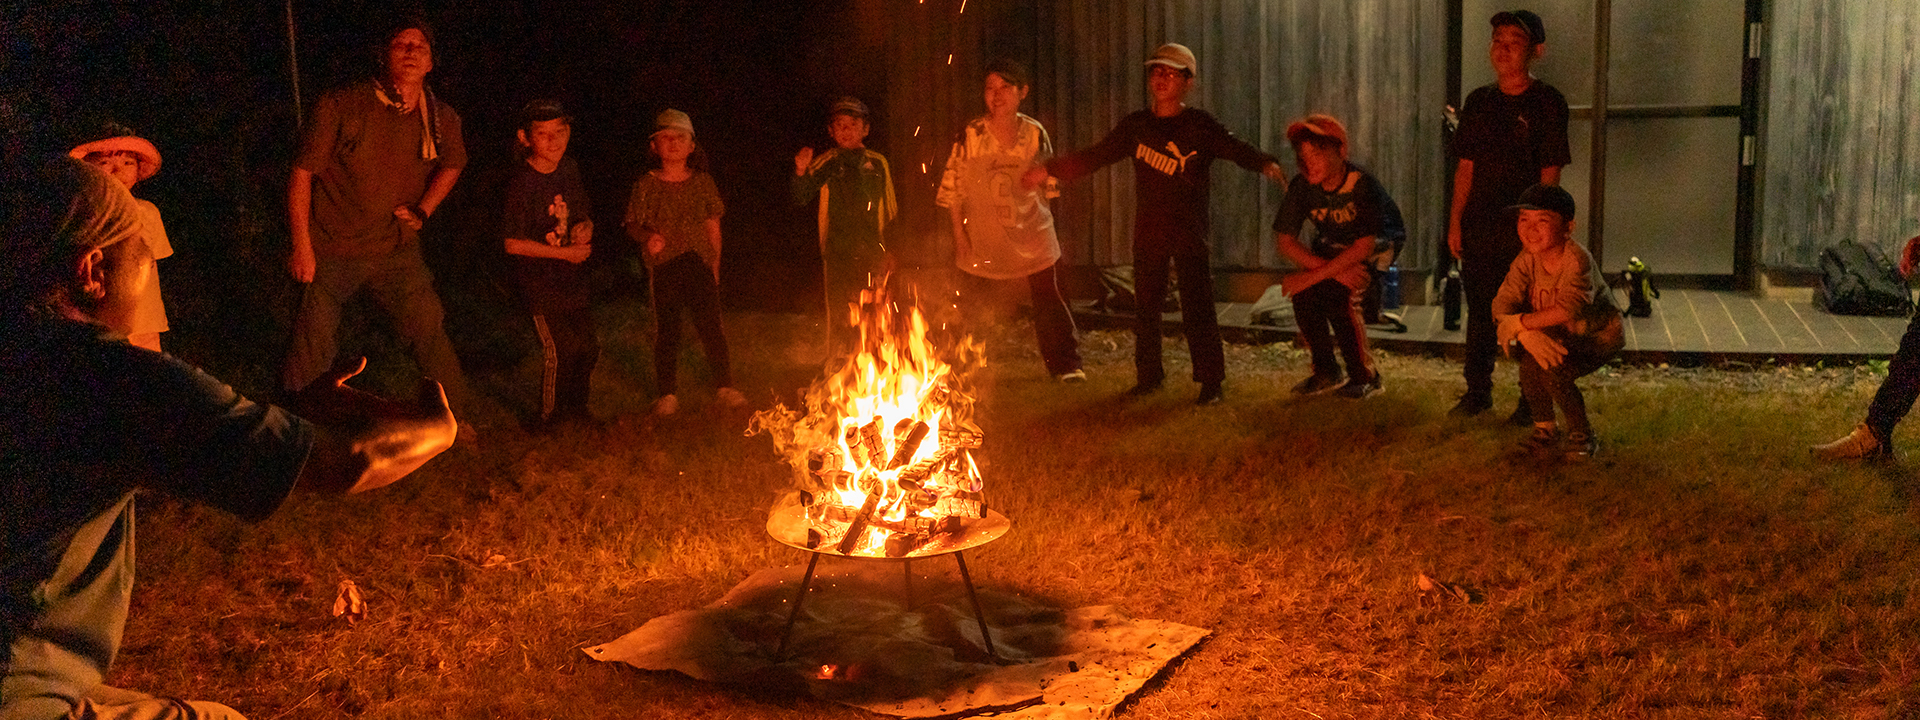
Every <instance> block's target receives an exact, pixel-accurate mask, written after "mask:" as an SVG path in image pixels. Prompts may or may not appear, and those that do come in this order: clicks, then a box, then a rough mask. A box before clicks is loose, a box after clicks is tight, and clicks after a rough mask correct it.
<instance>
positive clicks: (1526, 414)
mask: <svg viewBox="0 0 1920 720" xmlns="http://www.w3.org/2000/svg"><path fill="white" fill-rule="evenodd" d="M1489 405H1491V403H1489ZM1507 424H1508V425H1512V426H1514V427H1528V426H1530V425H1532V424H1533V409H1532V408H1530V407H1527V399H1526V398H1520V404H1519V405H1515V406H1513V414H1512V415H1508V416H1507Z"/></svg>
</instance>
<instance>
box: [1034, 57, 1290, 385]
mask: <svg viewBox="0 0 1920 720" xmlns="http://www.w3.org/2000/svg"><path fill="white" fill-rule="evenodd" d="M1146 64H1147V92H1148V93H1149V94H1150V95H1152V97H1153V106H1152V108H1150V109H1147V110H1138V111H1135V112H1133V113H1132V114H1129V115H1127V116H1126V117H1124V118H1121V119H1120V124H1119V125H1117V126H1115V127H1114V128H1113V130H1112V131H1110V132H1108V133H1107V136H1106V137H1104V138H1101V140H1100V142H1098V143H1095V144H1094V145H1093V146H1092V147H1089V148H1086V149H1084V150H1081V151H1079V152H1074V153H1068V154H1066V155H1062V156H1060V157H1057V158H1054V159H1053V160H1052V161H1051V162H1048V163H1047V164H1046V165H1035V166H1034V167H1033V168H1032V169H1030V170H1028V171H1027V174H1026V175H1025V176H1024V177H1023V178H1022V184H1024V185H1025V186H1026V187H1027V188H1028V189H1032V188H1036V187H1039V186H1040V185H1041V184H1042V183H1044V182H1046V180H1047V177H1048V176H1049V175H1052V176H1054V177H1058V178H1059V179H1060V180H1062V181H1069V180H1073V179H1076V178H1079V177H1081V176H1083V175H1087V174H1090V173H1092V172H1093V171H1095V170H1098V169H1100V168H1101V167H1104V166H1106V165H1108V164H1110V163H1112V162H1114V161H1117V160H1119V159H1121V158H1126V157H1131V158H1133V282H1134V288H1133V289H1134V297H1135V298H1136V300H1137V303H1136V305H1137V307H1136V309H1135V310H1134V327H1133V341H1134V346H1133V366H1134V378H1135V383H1134V386H1133V389H1131V390H1128V391H1127V394H1129V395H1136V396H1139V395H1148V394H1151V393H1154V392H1157V391H1159V390H1160V387H1161V385H1163V384H1164V383H1165V382H1166V374H1167V373H1166V368H1164V367H1163V366H1162V365H1161V364H1160V319H1161V315H1160V309H1161V306H1162V305H1163V304H1164V303H1165V302H1166V298H1167V264H1168V263H1172V264H1173V268H1174V271H1175V273H1177V275H1178V277H1179V282H1180V326H1181V330H1182V331H1183V332H1184V333H1185V334H1186V336H1187V350H1188V351H1189V352H1190V353H1192V356H1193V379H1194V381H1195V382H1198V383H1200V396H1199V398H1198V399H1196V400H1195V402H1196V403H1198V404H1200V405H1213V404H1216V403H1219V402H1220V401H1221V400H1222V399H1223V398H1224V394H1223V393H1222V390H1221V383H1222V382H1223V381H1224V380H1225V379H1226V376H1227V363H1226V354H1225V351H1224V349H1223V348H1222V346H1221V343H1220V325H1219V320H1218V318H1217V317H1215V315H1214V308H1213V270H1212V268H1211V267H1209V258H1208V256H1207V235H1208V225H1209V217H1208V212H1209V209H1208V205H1207V201H1208V197H1209V190H1210V186H1211V184H1212V182H1211V181H1212V173H1211V170H1212V167H1213V161H1214V159H1215V158H1218V159H1222V160H1228V161H1231V162H1232V163H1233V164H1235V165H1239V166H1240V167H1243V168H1246V169H1248V170H1252V171H1254V172H1258V173H1260V174H1262V175H1266V176H1267V178H1268V179H1270V180H1272V181H1274V182H1276V183H1280V182H1286V178H1287V174H1286V171H1285V170H1281V169H1280V162H1279V161H1278V160H1275V159H1274V157H1273V156H1272V155H1268V154H1266V153H1264V152H1261V151H1260V149H1259V148H1256V147H1254V146H1252V145H1249V144H1247V143H1246V141H1244V140H1241V139H1239V138H1236V137H1234V136H1233V133H1230V132H1227V129H1226V128H1225V127H1223V126H1221V125H1220V121H1219V120H1215V119H1214V118H1213V116H1212V115H1210V114H1208V113H1207V112H1206V111H1204V110H1199V109H1195V108H1190V107H1187V93H1188V92H1190V91H1191V90H1193V78H1194V74H1195V71H1196V68H1197V66H1198V65H1199V63H1198V62H1197V61H1196V60H1195V59H1194V57H1193V51H1191V50H1188V49H1187V47H1186V46H1185V45H1179V44H1175V43H1168V44H1166V45H1161V46H1160V48H1159V49H1157V50H1155V51H1154V52H1153V57H1151V58H1148V59H1147V63H1146Z"/></svg>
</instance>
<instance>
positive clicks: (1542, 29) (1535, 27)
mask: <svg viewBox="0 0 1920 720" xmlns="http://www.w3.org/2000/svg"><path fill="white" fill-rule="evenodd" d="M1487 22H1488V24H1490V25H1492V26H1494V27H1496V28H1497V27H1500V26H1502V25H1512V26H1514V27H1517V28H1520V29H1521V30H1525V31H1527V38H1528V39H1530V40H1532V41H1533V44H1535V45H1539V44H1540V43H1543V42H1546V41H1547V24H1546V23H1545V22H1542V21H1541V20H1540V16H1539V15H1536V14H1534V12H1533V11H1532V10H1508V11H1506V12H1499V13H1494V14H1493V19H1492V20H1488V21H1487Z"/></svg>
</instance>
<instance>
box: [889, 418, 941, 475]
mask: <svg viewBox="0 0 1920 720" xmlns="http://www.w3.org/2000/svg"><path fill="white" fill-rule="evenodd" d="M902 429H905V432H904V433H902V432H901V431H902ZM930 429H932V428H929V427H928V426H927V424H926V423H924V422H921V421H919V420H915V419H913V418H906V419H903V420H901V421H900V422H898V423H896V424H894V426H893V437H894V438H895V440H896V441H897V444H896V445H894V449H893V459H892V460H889V461H887V469H888V470H892V469H894V468H897V467H900V466H901V465H905V464H907V463H908V462H910V461H912V460H913V454H914V453H916V452H919V451H920V443H922V442H925V441H926V439H927V431H928V430H930ZM903 434H904V435H905V438H904V439H901V436H902V435H903Z"/></svg>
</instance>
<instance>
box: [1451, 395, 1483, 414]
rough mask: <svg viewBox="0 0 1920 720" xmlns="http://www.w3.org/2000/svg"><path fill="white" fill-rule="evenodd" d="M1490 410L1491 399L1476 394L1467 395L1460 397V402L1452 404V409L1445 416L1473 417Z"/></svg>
mask: <svg viewBox="0 0 1920 720" xmlns="http://www.w3.org/2000/svg"><path fill="white" fill-rule="evenodd" d="M1492 409H1493V398H1490V397H1487V396H1485V395H1480V394H1476V393H1467V394H1465V395H1461V396H1460V402H1457V403H1454V404H1453V409H1452V410H1448V411H1447V414H1448V415H1452V416H1454V417H1473V416H1475V415H1479V414H1480V413H1483V412H1486V411H1488V410H1492Z"/></svg>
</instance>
